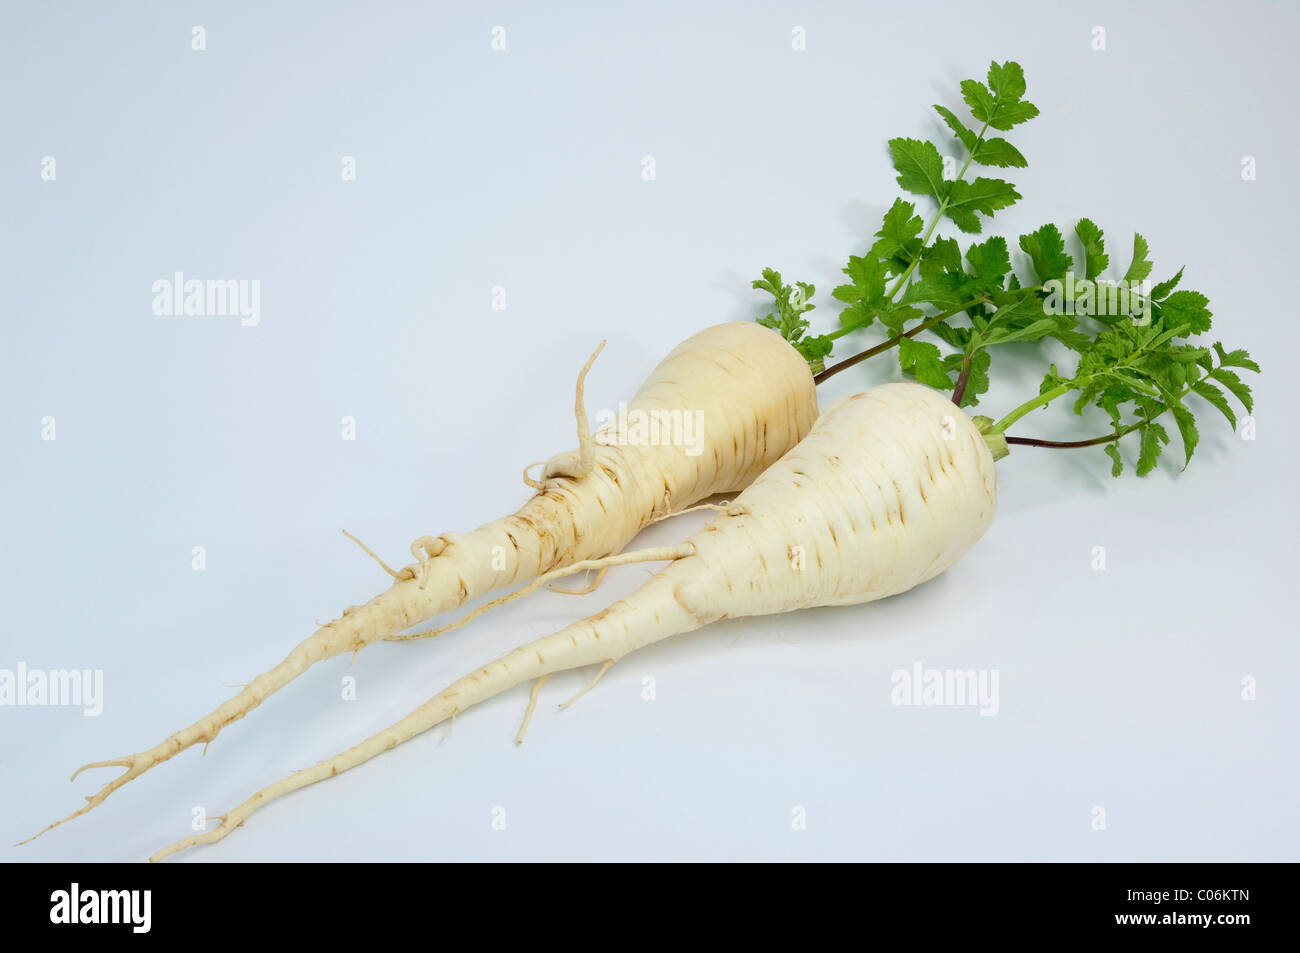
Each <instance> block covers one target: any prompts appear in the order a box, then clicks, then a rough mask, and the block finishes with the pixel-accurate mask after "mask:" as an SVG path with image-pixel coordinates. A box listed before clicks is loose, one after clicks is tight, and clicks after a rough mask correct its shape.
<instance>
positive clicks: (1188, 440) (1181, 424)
mask: <svg viewBox="0 0 1300 953" xmlns="http://www.w3.org/2000/svg"><path fill="white" fill-rule="evenodd" d="M1169 409H1170V410H1171V411H1173V414H1174V422H1175V423H1177V424H1178V432H1179V434H1181V435H1182V438H1183V452H1184V453H1185V454H1187V459H1186V460H1184V461H1183V468H1184V469H1186V467H1187V464H1188V463H1190V462H1191V460H1192V453H1193V452H1194V451H1195V450H1196V445H1197V443H1199V442H1200V439H1201V435H1200V434H1199V433H1198V432H1197V430H1196V418H1195V417H1194V416H1193V415H1192V412H1191V411H1190V410H1188V409H1187V408H1186V407H1184V406H1182V405H1181V404H1174V405H1173V406H1171V407H1170V408H1169Z"/></svg>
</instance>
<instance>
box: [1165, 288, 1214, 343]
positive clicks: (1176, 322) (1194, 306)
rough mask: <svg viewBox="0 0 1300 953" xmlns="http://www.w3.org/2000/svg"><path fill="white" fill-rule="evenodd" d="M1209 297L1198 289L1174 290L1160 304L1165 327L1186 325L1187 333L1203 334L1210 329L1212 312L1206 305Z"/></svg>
mask: <svg viewBox="0 0 1300 953" xmlns="http://www.w3.org/2000/svg"><path fill="white" fill-rule="evenodd" d="M1209 303H1210V299H1209V298H1207V297H1205V295H1203V294H1201V293H1200V292H1199V291H1175V292H1174V293H1173V294H1171V295H1170V296H1169V297H1168V298H1166V299H1165V300H1164V301H1163V302H1162V304H1161V313H1162V314H1163V316H1164V324H1165V327H1181V326H1182V325H1187V333H1189V334H1204V333H1205V332H1206V331H1208V330H1210V318H1211V317H1212V316H1213V312H1211V311H1210V309H1209V308H1207V307H1206V305H1208V304H1209Z"/></svg>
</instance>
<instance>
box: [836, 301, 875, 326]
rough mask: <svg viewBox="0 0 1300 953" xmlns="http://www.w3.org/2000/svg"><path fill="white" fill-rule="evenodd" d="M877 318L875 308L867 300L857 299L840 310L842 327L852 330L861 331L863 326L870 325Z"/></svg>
mask: <svg viewBox="0 0 1300 953" xmlns="http://www.w3.org/2000/svg"><path fill="white" fill-rule="evenodd" d="M875 319H876V309H875V308H873V307H871V305H869V304H867V303H866V302H865V301H855V302H853V304H851V305H849V306H848V307H847V308H845V309H844V310H843V311H841V312H840V327H841V328H848V329H849V330H851V331H859V330H861V329H862V328H866V327H870V326H871V322H873V321H874V320H875Z"/></svg>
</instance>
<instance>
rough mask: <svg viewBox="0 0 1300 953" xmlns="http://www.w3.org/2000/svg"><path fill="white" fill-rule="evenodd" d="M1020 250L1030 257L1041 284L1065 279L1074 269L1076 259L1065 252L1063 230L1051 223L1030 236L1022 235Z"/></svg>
mask: <svg viewBox="0 0 1300 953" xmlns="http://www.w3.org/2000/svg"><path fill="white" fill-rule="evenodd" d="M1020 249H1021V250H1022V251H1023V252H1024V253H1025V254H1026V255H1028V256H1029V260H1030V263H1031V264H1032V265H1033V266H1034V274H1035V275H1037V276H1038V282H1039V284H1045V283H1047V282H1048V281H1051V280H1053V279H1061V278H1064V277H1065V273H1066V272H1068V271H1069V270H1070V269H1072V268H1073V267H1074V259H1073V258H1071V257H1070V256H1069V254H1068V253H1067V252H1066V251H1065V240H1064V239H1063V238H1062V237H1061V230H1060V229H1058V228H1057V227H1056V226H1055V225H1053V224H1052V223H1051V222H1048V223H1047V224H1046V225H1044V226H1042V227H1041V228H1039V229H1038V230H1037V231H1033V232H1030V233H1029V234H1028V235H1021V236H1020Z"/></svg>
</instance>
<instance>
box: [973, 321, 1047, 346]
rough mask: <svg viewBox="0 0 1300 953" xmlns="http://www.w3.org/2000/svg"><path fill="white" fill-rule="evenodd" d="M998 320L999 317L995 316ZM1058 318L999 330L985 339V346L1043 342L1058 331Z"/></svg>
mask: <svg viewBox="0 0 1300 953" xmlns="http://www.w3.org/2000/svg"><path fill="white" fill-rule="evenodd" d="M994 317H995V318H996V317H997V315H996V314H995V315H994ZM1058 326H1059V323H1058V321H1057V319H1056V318H1054V317H1053V318H1039V319H1038V320H1037V321H1034V322H1031V323H1030V324H1026V325H1025V326H1024V327H1019V328H998V329H997V330H996V331H994V332H992V333H990V334H989V335H987V336H986V337H985V338H984V343H985V344H1010V343H1011V342H1012V341H1041V340H1042V339H1043V338H1045V337H1047V336H1048V335H1049V334H1051V333H1052V332H1053V331H1055V330H1056V329H1057V327H1058Z"/></svg>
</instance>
